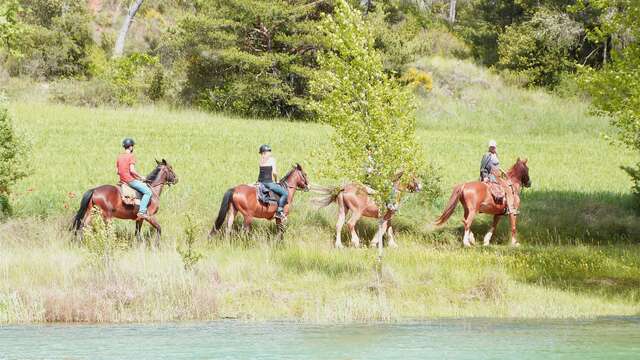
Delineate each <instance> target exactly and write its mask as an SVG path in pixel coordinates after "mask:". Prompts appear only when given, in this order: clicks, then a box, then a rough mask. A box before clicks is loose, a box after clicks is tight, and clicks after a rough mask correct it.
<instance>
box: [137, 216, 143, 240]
mask: <svg viewBox="0 0 640 360" xmlns="http://www.w3.org/2000/svg"><path fill="white" fill-rule="evenodd" d="M142 223H143V220H136V240H137V241H138V243H141V242H142V234H141V233H140V230H142Z"/></svg>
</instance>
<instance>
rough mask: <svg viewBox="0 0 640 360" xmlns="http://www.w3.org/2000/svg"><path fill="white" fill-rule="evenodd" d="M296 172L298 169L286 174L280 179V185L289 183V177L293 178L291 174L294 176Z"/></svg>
mask: <svg viewBox="0 0 640 360" xmlns="http://www.w3.org/2000/svg"><path fill="white" fill-rule="evenodd" d="M295 170H296V168H295V167H294V168H292V169H291V170H289V172H288V173H286V174H285V175H284V176H283V177H282V178H281V179H280V184H284V183H286V182H287V180H289V177H290V176H291V174H293V172H294V171H295Z"/></svg>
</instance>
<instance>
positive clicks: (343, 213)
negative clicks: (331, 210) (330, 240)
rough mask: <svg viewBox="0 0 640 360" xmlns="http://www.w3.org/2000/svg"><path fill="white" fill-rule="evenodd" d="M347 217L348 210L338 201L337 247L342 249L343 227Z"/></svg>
mask: <svg viewBox="0 0 640 360" xmlns="http://www.w3.org/2000/svg"><path fill="white" fill-rule="evenodd" d="M346 217H347V209H345V206H344V204H343V203H342V201H340V200H338V222H337V223H336V242H335V247H336V248H337V249H341V248H343V247H344V246H343V245H342V227H343V226H344V223H345V219H346Z"/></svg>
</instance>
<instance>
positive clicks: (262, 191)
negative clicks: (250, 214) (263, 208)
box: [255, 182, 280, 205]
mask: <svg viewBox="0 0 640 360" xmlns="http://www.w3.org/2000/svg"><path fill="white" fill-rule="evenodd" d="M255 187H256V197H257V198H258V201H259V202H261V203H263V204H265V205H272V204H273V205H277V204H278V199H280V196H279V195H278V194H276V193H274V192H273V191H271V190H269V189H267V187H266V186H264V184H263V183H261V182H259V183H256V184H255Z"/></svg>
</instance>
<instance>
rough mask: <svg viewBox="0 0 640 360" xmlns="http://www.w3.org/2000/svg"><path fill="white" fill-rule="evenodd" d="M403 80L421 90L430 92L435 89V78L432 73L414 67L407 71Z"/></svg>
mask: <svg viewBox="0 0 640 360" xmlns="http://www.w3.org/2000/svg"><path fill="white" fill-rule="evenodd" d="M401 80H402V81H403V82H404V83H406V84H407V85H408V86H409V87H411V88H413V89H416V90H419V91H424V92H430V91H431V90H432V89H433V78H432V77H431V74H429V73H428V72H426V71H423V70H419V69H416V68H414V67H412V68H409V70H407V71H405V73H404V74H403V75H402V78H401Z"/></svg>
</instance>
